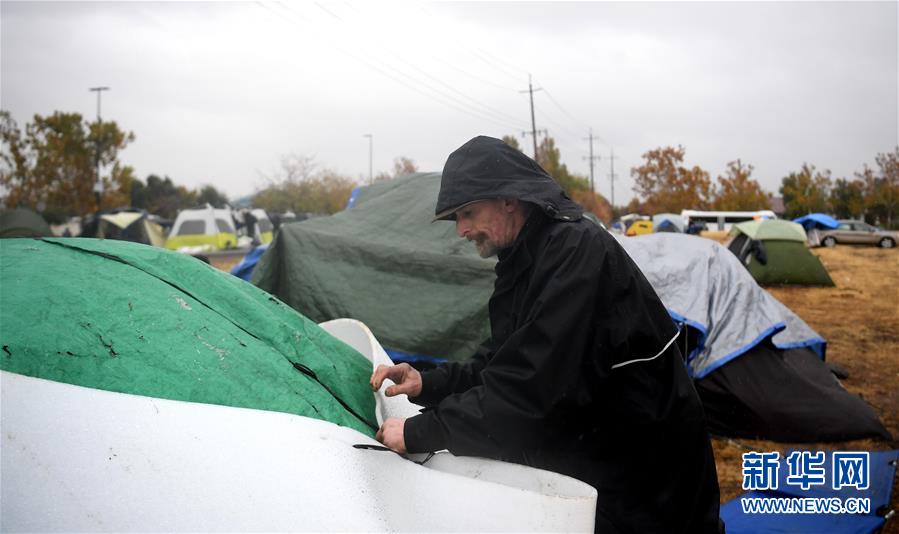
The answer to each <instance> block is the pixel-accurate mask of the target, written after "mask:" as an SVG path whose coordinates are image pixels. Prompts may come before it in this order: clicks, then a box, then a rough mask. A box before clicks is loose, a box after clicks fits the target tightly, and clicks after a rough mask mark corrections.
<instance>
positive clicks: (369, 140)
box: [362, 134, 374, 185]
mask: <svg viewBox="0 0 899 534" xmlns="http://www.w3.org/2000/svg"><path fill="white" fill-rule="evenodd" d="M362 137H368V185H371V184H372V183H374V180H373V178H372V175H371V155H372V146H373V145H374V136H372V135H371V134H365V135H363V136H362Z"/></svg>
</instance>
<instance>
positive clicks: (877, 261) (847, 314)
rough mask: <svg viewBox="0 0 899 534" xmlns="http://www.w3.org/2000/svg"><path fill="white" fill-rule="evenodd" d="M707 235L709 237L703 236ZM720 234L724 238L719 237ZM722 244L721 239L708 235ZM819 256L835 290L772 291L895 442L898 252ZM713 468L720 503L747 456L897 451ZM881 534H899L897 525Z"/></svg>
mask: <svg viewBox="0 0 899 534" xmlns="http://www.w3.org/2000/svg"><path fill="white" fill-rule="evenodd" d="M706 234H709V235H706ZM719 234H720V235H719ZM703 236H704V237H709V238H712V239H716V240H718V241H723V240H724V239H725V238H726V234H725V233H722V232H717V233H716V232H708V233H705V232H704V233H703ZM813 252H814V253H815V254H817V255H818V256H819V257H820V258H821V261H822V262H824V265H825V266H826V267H827V269H828V271H830V276H831V277H832V278H833V280H834V282H835V283H836V287H832V288H806V287H773V288H768V290H769V291H770V292H771V293H772V294H773V295H774V296H775V297H776V298H777V299H778V300H780V301H781V302H783V303H784V304H785V305H786V306H787V307H788V308H790V309H791V310H793V311H794V312H795V313H797V314H798V315H799V316H800V317H802V318H803V320H805V322H807V323H808V324H809V326H811V327H812V328H814V329H815V330H816V331H817V332H818V333H819V334H821V336H823V337H824V338H825V339H826V340H827V342H828V343H827V344H828V347H827V358H828V360H829V361H832V362H836V363H839V364H840V365H842V366H843V367H844V368H845V369H847V370H848V371H849V378H847V379H846V380H844V381H843V385H844V386H845V387H846V389H848V390H849V391H851V392H853V393H857V394H860V395H861V396H862V397H864V399H865V400H866V401H867V402H868V403H869V404H870V405H871V406H873V407H874V409H875V411H876V412H877V413H878V415H879V416H880V418H881V420H882V421H883V423H884V425H885V426H886V427H887V430H889V431H890V433H892V435H893V437H894V439H899V276H897V273H899V250H895V249H893V250H883V249H879V248H875V247H851V246H837V247H835V248H832V249H827V248H818V249H814V250H813ZM240 259H241V257H231V258H227V257H225V258H214V259H212V260H211V263H212V265H213V266H214V267H217V268H219V269H221V270H224V271H228V270H229V269H231V267H233V266H234V265H235V264H236V263H238V262H239V261H240ZM713 447H714V449H715V460H716V463H717V466H718V481H719V484H720V486H721V502H722V503H723V502H725V501H728V500H730V499H733V498H734V497H736V496H738V495H739V494H741V493H742V492H743V490H742V482H743V480H742V465H743V464H742V462H743V460H742V454H743V453H744V452H746V451H747V448H749V449H753V450H759V451H780V452H781V453H783V452H784V451H785V450H786V449H789V448H794V447H795V448H804V449H814V450H824V449H834V450H885V449H894V448H899V443H897V442H896V441H893V442H883V441H874V440H859V441H851V442H843V443H816V444H808V443H804V444H796V443H776V442H772V441H761V440H746V439H741V440H726V439H715V440H714V441H713ZM890 504H891V508H893V509H895V510H897V512H899V483H897V481H896V480H894V482H893V498H892V502H891V503H890ZM883 532H884V533H892V534H899V518H896V519H893V520H892V521H890V522H889V523H887V526H886V528H885V530H884V531H883Z"/></svg>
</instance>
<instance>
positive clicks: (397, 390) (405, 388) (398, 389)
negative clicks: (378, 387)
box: [384, 383, 412, 397]
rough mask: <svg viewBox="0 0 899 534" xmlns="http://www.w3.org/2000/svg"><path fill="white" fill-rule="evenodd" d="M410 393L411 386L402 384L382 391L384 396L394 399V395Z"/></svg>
mask: <svg viewBox="0 0 899 534" xmlns="http://www.w3.org/2000/svg"><path fill="white" fill-rule="evenodd" d="M410 391H412V384H405V383H403V384H396V385H395V386H390V387H389V388H387V389H385V390H384V394H385V395H387V396H388V397H394V396H396V395H404V394H405V395H408V394H409V392H410Z"/></svg>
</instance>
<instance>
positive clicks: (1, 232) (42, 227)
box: [0, 208, 53, 238]
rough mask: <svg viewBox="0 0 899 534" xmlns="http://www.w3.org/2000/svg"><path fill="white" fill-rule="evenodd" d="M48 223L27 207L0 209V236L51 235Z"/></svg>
mask: <svg viewBox="0 0 899 534" xmlns="http://www.w3.org/2000/svg"><path fill="white" fill-rule="evenodd" d="M52 235H53V232H52V231H51V230H50V225H48V224H47V221H45V220H44V218H43V217H41V216H40V215H38V214H37V213H35V212H33V211H31V210H30V209H27V208H14V209H11V210H6V209H5V210H0V238H3V237H45V236H52Z"/></svg>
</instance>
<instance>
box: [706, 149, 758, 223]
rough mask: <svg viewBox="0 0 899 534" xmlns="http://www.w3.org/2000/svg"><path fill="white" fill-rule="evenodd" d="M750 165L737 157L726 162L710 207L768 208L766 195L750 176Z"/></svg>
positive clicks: (732, 208)
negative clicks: (724, 173)
mask: <svg viewBox="0 0 899 534" xmlns="http://www.w3.org/2000/svg"><path fill="white" fill-rule="evenodd" d="M752 169H753V167H752V165H743V162H741V161H740V160H739V159H738V160H736V161H731V162H729V163H728V164H727V174H726V175H725V176H720V175H719V176H718V188H717V190H716V191H715V200H714V202H712V207H713V208H714V209H716V210H721V211H753V210H760V209H768V195H767V194H766V193H765V192H764V191H762V187H761V186H760V185H759V183H758V182H757V181H755V180H753V179H752V178H750V176H751V175H752Z"/></svg>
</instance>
